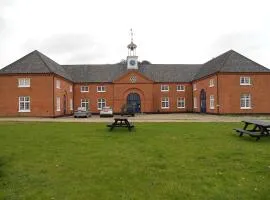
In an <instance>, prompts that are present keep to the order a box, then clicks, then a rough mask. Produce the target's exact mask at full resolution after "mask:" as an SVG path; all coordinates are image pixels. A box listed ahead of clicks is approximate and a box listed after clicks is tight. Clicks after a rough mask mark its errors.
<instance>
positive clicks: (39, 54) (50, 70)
mask: <svg viewBox="0 0 270 200" xmlns="http://www.w3.org/2000/svg"><path fill="white" fill-rule="evenodd" d="M34 52H36V53H37V55H38V57H39V58H40V59H41V60H42V62H43V63H44V64H45V66H46V67H47V68H48V70H49V72H51V73H55V72H54V71H53V70H52V69H51V68H50V67H49V65H48V63H47V62H46V61H45V60H44V59H43V58H42V57H41V53H40V52H39V51H38V50H35V51H34Z"/></svg>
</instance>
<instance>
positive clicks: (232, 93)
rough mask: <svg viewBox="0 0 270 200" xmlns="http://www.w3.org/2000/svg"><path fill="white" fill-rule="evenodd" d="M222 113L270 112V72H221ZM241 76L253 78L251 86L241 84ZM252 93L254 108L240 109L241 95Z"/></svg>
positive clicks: (220, 102)
mask: <svg viewBox="0 0 270 200" xmlns="http://www.w3.org/2000/svg"><path fill="white" fill-rule="evenodd" d="M218 76H219V77H218V79H219V104H220V113H221V114H225V113H270V100H269V99H270V93H269V88H270V74H254V73H253V74H251V73H241V74H240V73H239V74H229V73H227V74H219V75H218ZM240 76H249V77H250V78H251V85H250V86H242V85H240ZM243 93H249V94H251V105H252V109H240V96H241V94H243Z"/></svg>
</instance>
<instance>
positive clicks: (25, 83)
mask: <svg viewBox="0 0 270 200" xmlns="http://www.w3.org/2000/svg"><path fill="white" fill-rule="evenodd" d="M30 86H31V80H30V78H18V87H19V88H26V87H30Z"/></svg>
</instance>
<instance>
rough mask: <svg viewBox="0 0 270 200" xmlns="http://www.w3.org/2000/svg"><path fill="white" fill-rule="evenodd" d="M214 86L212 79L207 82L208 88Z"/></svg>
mask: <svg viewBox="0 0 270 200" xmlns="http://www.w3.org/2000/svg"><path fill="white" fill-rule="evenodd" d="M214 86H215V82H214V79H210V80H209V87H214Z"/></svg>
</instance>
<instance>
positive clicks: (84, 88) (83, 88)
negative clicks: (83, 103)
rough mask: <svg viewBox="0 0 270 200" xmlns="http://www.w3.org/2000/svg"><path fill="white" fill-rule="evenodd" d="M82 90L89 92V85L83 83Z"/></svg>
mask: <svg viewBox="0 0 270 200" xmlns="http://www.w3.org/2000/svg"><path fill="white" fill-rule="evenodd" d="M86 88H87V90H86ZM81 92H89V87H88V86H87V85H82V86H81Z"/></svg>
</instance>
